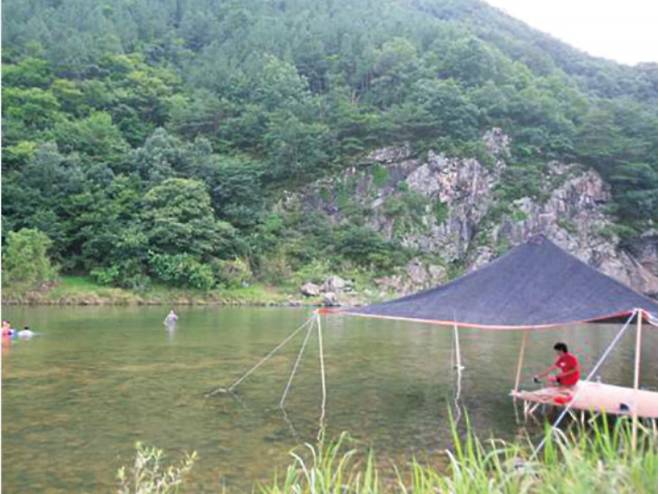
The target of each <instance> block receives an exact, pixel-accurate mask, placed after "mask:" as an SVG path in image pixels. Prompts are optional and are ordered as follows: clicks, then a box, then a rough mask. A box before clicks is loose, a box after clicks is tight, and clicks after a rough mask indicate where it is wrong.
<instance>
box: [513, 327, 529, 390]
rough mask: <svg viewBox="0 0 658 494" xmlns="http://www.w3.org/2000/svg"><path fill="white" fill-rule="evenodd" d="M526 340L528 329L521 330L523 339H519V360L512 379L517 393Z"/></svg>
mask: <svg viewBox="0 0 658 494" xmlns="http://www.w3.org/2000/svg"><path fill="white" fill-rule="evenodd" d="M527 340H528V330H527V329H526V330H524V331H523V339H522V340H521V349H520V350H519V361H518V363H517V364H516V379H515V380H514V392H515V393H518V391H519V385H520V384H521V369H522V368H523V357H524V354H525V344H526V341H527Z"/></svg>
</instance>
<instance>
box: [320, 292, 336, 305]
mask: <svg viewBox="0 0 658 494" xmlns="http://www.w3.org/2000/svg"><path fill="white" fill-rule="evenodd" d="M322 304H323V305H325V306H327V307H337V306H339V305H340V303H339V302H338V296H337V295H336V294H335V293H333V292H326V293H324V294H323V295H322Z"/></svg>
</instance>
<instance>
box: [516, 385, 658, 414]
mask: <svg viewBox="0 0 658 494" xmlns="http://www.w3.org/2000/svg"><path fill="white" fill-rule="evenodd" d="M510 394H511V396H513V397H514V398H517V399H521V400H523V401H524V402H529V403H530V404H532V403H534V404H537V406H539V405H553V406H558V407H565V406H567V405H569V404H570V405H571V408H572V409H574V410H583V411H588V412H599V413H609V414H614V415H629V416H630V415H632V414H633V411H634V410H635V409H637V415H638V417H640V418H648V419H658V392H656V391H646V390H639V391H638V392H637V396H636V394H635V391H634V390H633V388H625V387H622V386H613V385H611V384H604V383H598V382H585V381H580V382H579V383H578V384H577V385H576V387H575V388H574V389H573V390H571V391H570V392H568V391H567V392H565V391H564V390H562V389H560V388H557V387H552V388H543V389H539V390H536V391H522V390H519V391H512V392H511V393H510ZM636 400H637V401H636ZM536 408H537V407H534V408H533V409H532V411H534V409H536ZM532 411H531V413H532Z"/></svg>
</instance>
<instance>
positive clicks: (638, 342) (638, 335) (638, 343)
mask: <svg viewBox="0 0 658 494" xmlns="http://www.w3.org/2000/svg"><path fill="white" fill-rule="evenodd" d="M641 356H642V310H638V311H637V328H636V331H635V378H634V380H633V389H634V390H635V391H634V395H635V396H634V401H635V403H634V404H633V432H632V436H631V448H632V449H633V451H635V449H636V447H637V406H638V403H639V401H640V400H639V393H638V391H639V389H640V357H641Z"/></svg>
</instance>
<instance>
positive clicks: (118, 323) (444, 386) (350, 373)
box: [2, 307, 658, 492]
mask: <svg viewBox="0 0 658 494" xmlns="http://www.w3.org/2000/svg"><path fill="white" fill-rule="evenodd" d="M309 314H310V311H309V310H303V309H255V308H187V309H186V308H181V310H180V312H179V316H180V319H179V321H178V324H177V325H176V327H175V328H171V329H169V328H163V324H162V320H163V317H164V315H166V314H163V311H162V309H161V308H154V307H151V308H143V307H139V308H114V307H112V308H107V307H105V308H102V307H99V308H68V307H67V308H32V307H30V308H19V307H6V308H4V311H3V317H7V318H9V319H11V320H13V321H17V322H18V323H21V324H29V325H30V326H32V327H33V328H35V330H36V331H38V332H40V333H42V334H41V335H40V336H38V337H35V338H34V339H32V340H30V341H13V342H12V346H11V350H10V352H9V353H5V352H6V350H7V348H8V347H5V346H4V345H3V364H2V365H3V383H2V384H3V390H2V391H3V395H2V398H3V400H2V414H3V424H2V446H3V447H2V465H3V466H2V469H3V471H2V488H3V490H4V491H5V492H38V491H44V490H49V491H52V492H71V491H76V492H79V491H84V490H86V491H97V490H110V489H111V488H112V487H113V486H114V482H115V473H116V469H117V468H118V467H119V466H120V465H123V464H127V463H129V462H130V460H131V458H132V456H133V452H134V449H133V446H134V443H135V441H137V440H141V441H144V442H146V443H148V444H153V445H156V446H158V447H160V448H163V449H165V451H167V452H168V453H170V454H171V455H172V456H176V455H177V454H178V453H180V452H182V451H192V450H196V451H198V453H199V457H200V459H199V462H198V463H197V465H196V466H195V467H194V469H193V470H192V475H191V478H190V483H189V484H188V485H189V486H190V487H191V489H190V490H191V491H193V492H198V491H208V492H210V491H212V492H214V491H217V490H218V488H220V486H223V485H225V486H227V487H228V488H229V489H231V488H234V489H233V490H234V491H236V490H239V491H242V490H244V489H245V488H251V486H252V485H253V482H254V481H259V480H268V479H270V478H271V477H272V474H273V471H274V469H275V468H278V469H279V470H281V469H282V468H283V467H284V466H285V465H287V463H288V462H289V456H288V451H289V450H290V449H291V448H292V447H294V446H295V445H297V444H299V443H300V442H303V441H313V439H314V437H315V434H316V433H317V424H318V419H319V415H320V403H321V402H320V400H321V383H320V374H319V362H318V348H317V345H318V342H317V338H316V337H314V336H312V337H311V339H310V340H309V343H308V347H307V349H306V353H305V355H304V358H303V360H302V361H301V363H300V365H299V369H298V371H297V374H296V377H295V380H294V381H293V384H292V388H291V390H290V394H289V395H288V398H287V400H286V410H287V415H284V414H282V413H281V410H279V409H278V406H277V405H278V402H279V400H280V398H281V395H282V393H283V390H284V387H285V385H286V382H287V380H288V376H289V374H290V372H291V370H292V366H293V364H294V361H295V357H296V355H297V352H298V351H299V348H300V346H301V344H302V340H303V338H304V332H302V333H300V334H299V335H297V337H296V338H295V339H294V340H293V341H292V342H291V343H290V345H288V346H286V347H285V348H284V349H283V350H282V351H281V353H280V354H277V355H275V356H274V357H273V358H272V359H271V360H270V361H269V362H267V363H266V364H265V365H264V366H263V367H261V368H260V369H258V371H257V372H256V373H254V374H253V375H252V376H250V377H249V378H248V379H246V380H245V381H244V382H243V383H242V384H241V385H240V386H239V387H238V388H237V393H236V395H235V396H231V395H221V394H220V395H217V396H214V397H212V398H208V399H206V398H204V394H205V393H206V392H207V391H209V390H211V389H214V388H216V387H217V386H226V385H229V384H230V383H231V382H233V381H234V380H235V379H237V378H238V377H239V376H240V375H241V374H242V373H243V372H245V371H246V370H247V369H249V368H250V367H251V366H253V365H254V364H255V363H256V362H257V361H258V360H259V359H261V358H262V357H263V356H264V355H265V354H267V352H268V351H269V350H270V349H272V348H273V347H274V346H275V345H276V344H277V343H279V342H280V341H281V340H282V339H283V338H285V337H286V336H287V335H288V334H289V333H290V332H291V331H292V330H293V329H294V328H296V327H297V326H299V324H300V323H301V322H303V320H304V319H305V318H306V317H307V316H308V315H309ZM323 329H324V351H325V365H326V372H327V385H328V403H327V418H326V423H327V425H328V435H329V436H336V435H337V434H338V433H339V432H340V431H343V430H349V431H351V432H352V434H353V435H354V436H355V437H357V438H358V439H361V440H363V441H365V442H367V443H368V444H372V445H373V446H374V447H375V449H376V451H377V452H378V454H379V456H380V457H381V458H382V459H383V460H387V459H393V460H394V461H396V462H397V463H399V464H402V465H403V464H405V462H407V461H408V460H409V459H410V458H411V456H412V455H415V456H416V457H418V458H421V459H423V458H424V459H427V460H430V459H431V460H432V461H435V458H436V455H437V453H438V452H440V451H441V450H442V449H444V448H446V447H447V446H448V445H449V440H450V436H449V431H448V429H449V425H448V413H449V412H448V410H449V407H450V406H451V404H452V398H453V395H454V393H455V388H456V384H455V372H454V371H453V364H454V354H453V353H454V352H453V340H452V330H451V328H440V327H434V326H429V325H419V324H411V323H408V322H396V321H379V320H370V319H365V318H349V317H344V316H337V315H330V316H326V317H325V319H324V323H323ZM617 330H618V326H615V325H612V326H602V325H599V326H595V325H589V326H581V327H577V328H570V329H565V330H543V331H539V332H535V333H533V334H532V335H531V336H530V338H529V341H528V348H527V351H526V362H525V367H524V374H523V376H524V380H523V384H524V385H525V386H526V387H536V385H534V384H532V382H531V376H532V374H533V373H534V372H536V371H537V370H540V369H542V368H544V367H545V366H546V365H547V364H548V363H550V361H551V359H552V358H553V351H552V344H553V343H554V342H555V341H557V340H564V341H566V342H568V343H569V344H570V346H571V347H572V348H573V349H574V350H575V352H576V353H577V354H578V355H579V356H580V357H581V359H582V361H583V365H584V367H585V370H586V371H587V370H588V369H589V368H591V366H592V365H593V364H594V362H595V360H596V359H597V357H598V356H599V355H600V354H601V353H602V352H603V350H604V349H605V347H606V346H607V344H608V342H609V341H610V340H611V338H612V337H613V336H614V334H615V332H616V331H617ZM460 335H461V337H460V341H461V354H462V359H463V365H464V366H465V369H464V370H463V377H462V383H461V388H462V389H461V396H462V403H464V404H465V405H466V407H467V409H468V411H469V415H470V418H471V420H472V422H473V424H474V426H475V428H476V429H477V431H479V432H480V433H482V434H483V435H485V436H488V435H496V436H502V437H512V436H514V434H515V433H516V432H517V430H518V427H517V425H516V424H515V420H514V410H513V407H512V404H511V401H510V399H509V397H508V393H509V390H510V388H511V386H512V383H513V381H514V375H515V370H516V358H517V354H518V349H519V344H520V341H521V334H520V333H518V332H512V331H501V332H494V331H489V332H485V331H480V330H474V329H468V330H460ZM633 349H634V340H633V334H632V331H629V333H628V334H627V335H626V336H625V337H624V340H623V341H622V342H621V344H620V347H619V348H618V349H616V350H615V352H614V353H613V355H612V356H611V358H610V361H609V362H607V363H606V364H605V365H604V366H603V368H602V370H601V376H602V378H603V380H604V381H606V382H610V383H612V384H624V385H629V384H630V383H632V378H633V366H632V361H633ZM657 354H658V331H653V330H647V331H645V336H644V347H643V368H642V383H643V385H644V386H646V387H647V388H649V389H658V363H657V362H656V359H655V356H656V355H657Z"/></svg>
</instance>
